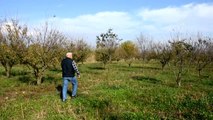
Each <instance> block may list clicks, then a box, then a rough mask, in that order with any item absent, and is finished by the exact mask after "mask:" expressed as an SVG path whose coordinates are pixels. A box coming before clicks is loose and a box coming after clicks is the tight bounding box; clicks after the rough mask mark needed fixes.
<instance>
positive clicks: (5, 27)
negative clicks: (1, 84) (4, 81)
mask: <svg viewBox="0 0 213 120" xmlns="http://www.w3.org/2000/svg"><path fill="white" fill-rule="evenodd" d="M27 32H28V29H27V26H26V25H20V24H19V22H18V20H14V19H11V20H10V21H7V20H5V21H4V22H3V24H2V25H1V26H0V62H1V64H2V65H3V67H4V68H5V71H6V76H7V77H10V75H11V70H12V67H13V66H14V65H16V64H18V63H20V62H22V59H23V57H24V54H23V53H24V52H26V43H25V42H26V39H27V38H28V35H27Z"/></svg>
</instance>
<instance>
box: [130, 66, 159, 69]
mask: <svg viewBox="0 0 213 120" xmlns="http://www.w3.org/2000/svg"><path fill="white" fill-rule="evenodd" d="M132 68H140V69H147V70H161V68H158V67H148V66H132Z"/></svg>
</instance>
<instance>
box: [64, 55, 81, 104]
mask: <svg viewBox="0 0 213 120" xmlns="http://www.w3.org/2000/svg"><path fill="white" fill-rule="evenodd" d="M61 68H62V77H63V89H62V101H63V102H64V101H66V99H67V89H68V84H69V82H71V83H72V98H75V97H76V93H77V89H78V81H77V78H76V77H75V73H77V76H78V78H80V72H79V71H78V68H77V66H76V63H75V62H74V60H73V59H72V53H71V52H68V53H67V54H66V58H64V59H63V60H62V61H61Z"/></svg>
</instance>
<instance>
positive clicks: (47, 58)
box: [25, 23, 66, 85]
mask: <svg viewBox="0 0 213 120" xmlns="http://www.w3.org/2000/svg"><path fill="white" fill-rule="evenodd" d="M65 39H66V37H65V36H64V35H63V34H62V33H60V32H59V31H57V30H55V29H51V28H49V26H48V24H47V23H46V24H45V26H44V27H43V29H36V30H35V33H34V35H33V36H32V38H31V44H30V45H29V47H28V51H27V54H26V56H25V63H26V64H27V65H29V66H30V67H32V69H33V73H34V76H35V78H36V81H37V84H38V85H39V84H41V82H42V78H43V77H44V74H45V71H46V70H47V68H49V67H50V66H51V65H52V64H55V60H56V59H57V56H58V55H60V54H61V51H60V49H59V48H61V43H62V42H63V41H64V40H65Z"/></svg>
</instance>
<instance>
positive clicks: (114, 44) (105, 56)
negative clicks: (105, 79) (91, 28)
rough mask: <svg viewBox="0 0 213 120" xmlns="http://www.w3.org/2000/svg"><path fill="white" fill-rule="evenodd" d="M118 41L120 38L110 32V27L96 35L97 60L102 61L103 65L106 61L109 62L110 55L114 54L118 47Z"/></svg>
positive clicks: (110, 59)
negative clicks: (105, 31)
mask: <svg viewBox="0 0 213 120" xmlns="http://www.w3.org/2000/svg"><path fill="white" fill-rule="evenodd" d="M120 41H121V39H119V38H118V35H117V34H115V33H113V32H112V29H109V30H108V31H107V33H102V34H101V35H100V36H97V41H96V58H97V60H98V61H102V62H103V63H104V66H105V65H106V63H107V62H108V61H109V62H111V61H112V56H113V55H114V54H115V51H116V49H117V48H118V45H119V42H120Z"/></svg>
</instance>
